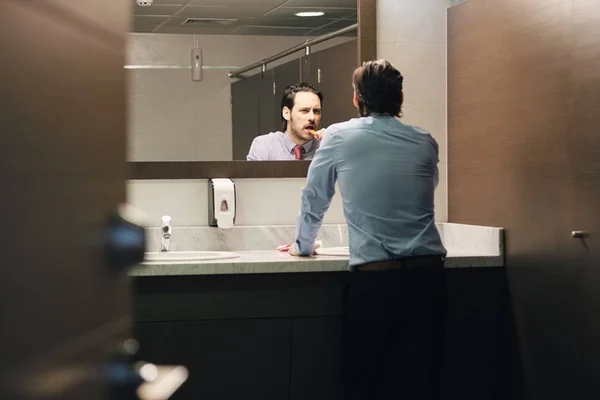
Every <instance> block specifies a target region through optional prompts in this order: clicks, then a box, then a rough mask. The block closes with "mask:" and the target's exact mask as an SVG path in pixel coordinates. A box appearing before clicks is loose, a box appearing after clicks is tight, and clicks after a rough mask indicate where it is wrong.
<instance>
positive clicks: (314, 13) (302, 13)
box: [295, 11, 325, 17]
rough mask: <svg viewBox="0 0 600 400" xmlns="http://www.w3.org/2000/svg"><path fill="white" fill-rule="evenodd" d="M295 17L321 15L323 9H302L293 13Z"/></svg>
mask: <svg viewBox="0 0 600 400" xmlns="http://www.w3.org/2000/svg"><path fill="white" fill-rule="evenodd" d="M295 15H296V17H321V16H323V15H325V13H324V12H323V11H303V12H298V13H296V14H295Z"/></svg>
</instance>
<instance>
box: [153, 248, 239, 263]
mask: <svg viewBox="0 0 600 400" xmlns="http://www.w3.org/2000/svg"><path fill="white" fill-rule="evenodd" d="M237 257H239V255H237V254H235V253H231V252H229V251H167V252H162V251H156V252H146V257H145V260H144V262H157V261H167V262H168V261H173V262H175V261H206V260H225V259H228V258H237Z"/></svg>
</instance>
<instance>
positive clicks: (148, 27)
mask: <svg viewBox="0 0 600 400" xmlns="http://www.w3.org/2000/svg"><path fill="white" fill-rule="evenodd" d="M167 18H168V17H134V18H133V30H134V32H152V30H153V29H154V28H156V27H157V26H158V25H160V24H161V23H162V22H164V21H165V20H166V19H167Z"/></svg>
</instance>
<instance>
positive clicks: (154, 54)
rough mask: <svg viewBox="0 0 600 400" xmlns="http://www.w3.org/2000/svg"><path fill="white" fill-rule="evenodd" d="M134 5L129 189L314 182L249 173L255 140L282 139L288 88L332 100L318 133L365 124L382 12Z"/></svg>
mask: <svg viewBox="0 0 600 400" xmlns="http://www.w3.org/2000/svg"><path fill="white" fill-rule="evenodd" d="M131 1H132V2H133V3H134V4H133V6H132V25H131V33H130V35H129V37H128V40H129V43H128V57H127V60H126V65H125V68H126V73H127V79H128V96H129V110H128V115H129V121H128V122H129V123H128V141H129V146H128V149H129V150H128V161H129V162H130V164H131V166H132V168H131V171H132V173H131V176H130V178H131V179H194V178H209V177H210V178H218V177H229V178H241V177H253V178H260V177H302V176H305V175H306V171H307V169H308V165H309V161H245V160H246V155H247V154H248V150H249V148H250V144H251V143H252V140H253V139H254V137H256V136H258V135H262V134H267V133H269V132H273V131H276V130H281V105H280V104H281V97H282V95H283V91H284V89H285V87H286V86H287V85H289V84H293V83H298V82H301V81H306V82H309V83H310V84H312V85H313V86H315V87H316V88H317V89H318V90H320V91H321V92H322V93H323V95H324V101H323V105H322V121H321V127H327V126H328V125H330V124H332V123H335V122H339V121H343V120H347V119H349V118H352V117H354V116H355V115H356V111H355V109H354V108H353V106H352V89H351V85H350V78H351V72H352V70H353V69H354V68H355V67H356V66H357V65H359V61H362V60H367V59H372V58H374V57H375V55H376V49H375V43H376V38H375V3H376V1H375V0H288V1H284V0H257V1H254V2H248V1H247V0H192V1H190V0H153V1H148V2H146V3H152V4H150V5H146V6H140V5H138V3H139V2H138V1H136V0H131ZM302 13H309V14H302ZM301 15H309V16H304V17H303V16H301ZM307 44H308V45H307Z"/></svg>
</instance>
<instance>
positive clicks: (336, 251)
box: [315, 246, 350, 257]
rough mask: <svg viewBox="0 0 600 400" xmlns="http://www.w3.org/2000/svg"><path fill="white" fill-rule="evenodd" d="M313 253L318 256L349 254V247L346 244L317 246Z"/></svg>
mask: <svg viewBox="0 0 600 400" xmlns="http://www.w3.org/2000/svg"><path fill="white" fill-rule="evenodd" d="M315 253H317V254H318V255H320V256H346V257H348V256H350V249H349V248H348V246H342V247H319V248H318V249H317V250H316V251H315Z"/></svg>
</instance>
